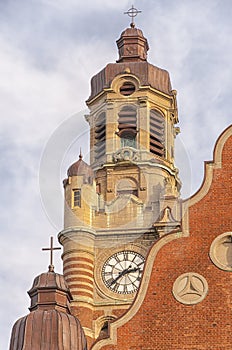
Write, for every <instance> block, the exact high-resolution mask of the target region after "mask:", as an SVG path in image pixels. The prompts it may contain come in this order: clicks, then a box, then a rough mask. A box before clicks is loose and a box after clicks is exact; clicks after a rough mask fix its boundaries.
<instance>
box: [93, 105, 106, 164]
mask: <svg viewBox="0 0 232 350" xmlns="http://www.w3.org/2000/svg"><path fill="white" fill-rule="evenodd" d="M105 151H106V115H105V112H103V113H101V114H100V115H99V116H98V117H97V120H96V124H95V159H96V160H98V159H99V158H101V157H102V156H103V155H104V154H105Z"/></svg>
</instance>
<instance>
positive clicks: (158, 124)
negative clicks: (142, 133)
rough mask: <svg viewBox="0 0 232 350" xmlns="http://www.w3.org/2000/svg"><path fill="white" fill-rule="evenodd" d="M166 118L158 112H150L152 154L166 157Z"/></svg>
mask: <svg viewBox="0 0 232 350" xmlns="http://www.w3.org/2000/svg"><path fill="white" fill-rule="evenodd" d="M164 125H165V124H164V117H163V116H162V114H160V113H159V112H158V111H156V110H154V109H153V110H151V111H150V152H151V153H153V154H156V155H158V156H160V157H163V156H164Z"/></svg>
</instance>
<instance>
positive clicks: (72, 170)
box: [67, 153, 93, 183]
mask: <svg viewBox="0 0 232 350" xmlns="http://www.w3.org/2000/svg"><path fill="white" fill-rule="evenodd" d="M82 158H83V157H82V154H81V153H80V155H79V159H78V161H77V162H75V163H73V164H72V165H71V166H70V167H69V168H68V171H67V175H68V177H72V176H84V183H91V182H92V179H93V170H92V168H91V167H90V166H89V165H88V164H87V163H86V162H84V161H83V159H82Z"/></svg>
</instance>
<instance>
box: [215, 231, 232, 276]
mask: <svg viewBox="0 0 232 350" xmlns="http://www.w3.org/2000/svg"><path fill="white" fill-rule="evenodd" d="M209 256H210V259H211V260H212V262H213V263H214V265H216V266H217V267H218V268H219V269H221V270H225V271H232V232H225V233H222V234H221V235H219V236H217V237H216V238H215V239H214V240H213V242H212V244H211V247H210V252H209Z"/></svg>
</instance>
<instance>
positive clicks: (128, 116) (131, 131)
mask: <svg viewBox="0 0 232 350" xmlns="http://www.w3.org/2000/svg"><path fill="white" fill-rule="evenodd" d="M118 130H119V132H118V135H119V137H120V138H121V146H122V147H136V134H137V112H136V108H135V107H133V106H124V107H123V108H122V109H121V111H120V112H119V114H118Z"/></svg>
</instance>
